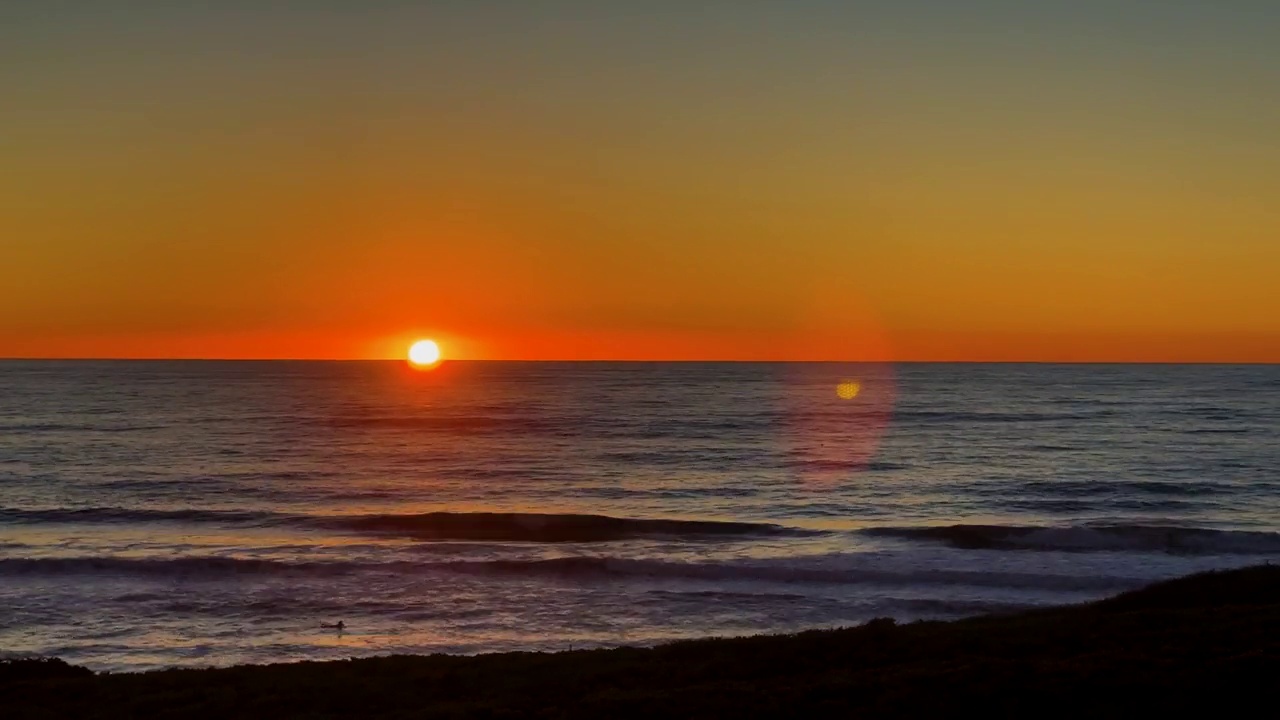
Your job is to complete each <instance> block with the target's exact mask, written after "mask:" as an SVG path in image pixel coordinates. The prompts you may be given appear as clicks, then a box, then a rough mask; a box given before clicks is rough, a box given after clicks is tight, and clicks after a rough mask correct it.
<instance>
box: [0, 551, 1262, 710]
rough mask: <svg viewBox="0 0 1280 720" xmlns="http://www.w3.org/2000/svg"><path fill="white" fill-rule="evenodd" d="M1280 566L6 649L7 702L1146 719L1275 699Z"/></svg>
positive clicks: (83, 706) (29, 705) (101, 706)
mask: <svg viewBox="0 0 1280 720" xmlns="http://www.w3.org/2000/svg"><path fill="white" fill-rule="evenodd" d="M1277 670H1280V568H1276V567H1273V566H1267V565H1264V566H1258V567H1254V568H1249V569H1242V570H1235V571H1226V572H1219V573H1211V574H1204V575H1198V576H1192V577H1188V578H1184V579H1179V580H1174V581H1170V582H1166V583H1162V584H1158V585H1155V586H1152V587H1149V588H1146V589H1143V590H1139V591H1135V592H1130V593H1126V594H1123V595H1120V596H1118V597H1114V598H1111V599H1109V600H1104V601H1100V602H1096V603H1092V604H1087V605H1080V606H1074V607H1067V608H1058V609H1047V610H1038V611H1031V612H1024V613H1018V614H1013V615H1006V616H990V617H980V618H972V619H967V620H961V621H952V622H927V621H921V622H917V623H912V624H907V625H902V624H896V623H894V622H893V621H891V620H888V619H883V620H877V621H872V622H871V623H868V624H866V625H864V626H861V627H857V628H850V629H841V630H827V631H813V632H807V633H801V634H797V635H782V636H760V637H752V638H741V639H731V640H716V639H710V640H700V641H688V642H680V643H675V644H667V645H662V646H659V647H656V648H651V649H640V648H621V649H612V650H580V651H565V652H557V653H507V654H490V655H480V656H476V657H454V656H444V655H437V656H427V657H413V656H396V657H386V658H374V659H363V660H351V661H331V662H324V663H316V662H305V663H293V664H278V665H266V666H256V667H255V666H242V667H235V668H228V669H217V670H170V671H160V672H150V673H142V674H128V673H126V674H102V675H96V676H95V675H93V674H92V673H90V672H89V671H88V670H85V669H83V668H74V667H70V666H66V665H61V664H59V665H48V666H42V667H28V668H25V669H22V668H18V667H17V666H12V665H11V666H8V667H6V666H4V665H0V695H2V696H3V698H4V703H5V708H4V709H5V717H11V718H28V717H30V718H37V717H77V718H117V717H119V718H124V717H146V718H153V717H154V718H170V717H172V718H179V717H181V718H204V717H208V718H215V717H245V718H251V717H264V718H265V717H272V718H294V717H311V718H324V717H366V718H400V717H446V718H495V717H503V718H600V717H635V718H650V717H671V718H775V717H850V716H857V717H955V716H959V715H961V714H969V715H972V714H978V715H981V716H985V717H1028V716H1034V717H1132V716H1156V715H1165V714H1167V715H1173V716H1185V715H1188V714H1203V715H1208V716H1219V717H1221V716H1227V717H1231V716H1240V715H1244V714H1253V713H1263V714H1265V713H1266V712H1267V710H1266V708H1268V707H1269V706H1270V704H1272V703H1274V691H1273V687H1272V686H1273V683H1274V680H1275V677H1276V673H1277Z"/></svg>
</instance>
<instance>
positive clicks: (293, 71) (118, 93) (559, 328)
mask: <svg viewBox="0 0 1280 720" xmlns="http://www.w3.org/2000/svg"><path fill="white" fill-rule="evenodd" d="M402 5H403V4H395V3H380V2H372V3H369V4H367V5H364V6H362V8H361V9H341V10H339V9H332V8H330V9H327V10H323V11H321V10H316V9H311V10H308V9H306V8H304V7H302V6H299V7H298V8H294V9H274V10H266V9H261V8H258V7H257V6H256V5H254V4H249V3H243V4H241V3H227V4H225V5H222V6H220V7H217V8H203V9H202V8H170V9H159V8H157V9H138V8H135V9H132V10H130V11H129V12H122V13H118V14H107V13H105V11H104V10H102V9H101V8H99V9H97V10H95V9H93V8H94V6H93V5H91V4H85V6H84V7H83V8H82V9H79V10H76V11H68V12H66V13H62V14H55V13H48V14H43V13H42V12H41V11H39V10H38V9H37V10H30V11H27V13H26V14H25V15H22V16H21V17H17V18H16V19H12V18H11V20H13V21H12V22H3V21H2V20H3V18H0V48H4V50H0V83H3V85H4V87H6V88H9V89H10V90H7V92H6V94H7V95H8V96H9V100H8V101H7V105H9V106H10V107H12V108H16V110H15V111H13V112H6V113H5V114H4V115H3V116H0V151H3V153H4V157H5V158H6V161H5V172H4V173H3V174H0V357H216V358H222V357H288V358H366V357H394V356H400V355H402V353H403V350H404V348H405V347H407V345H408V343H409V342H410V341H411V340H412V339H414V338H415V337H420V336H429V337H435V338H437V339H439V340H440V341H441V344H442V345H443V346H444V349H445V352H446V354H447V355H448V356H451V357H471V358H495V359H496V358H501V359H544V358H545V359H628V358H632V359H857V358H863V359H875V360H883V359H897V360H1033V361H1055V360H1061V361H1188V362H1212V361H1220V362H1280V290H1277V289H1276V287H1277V285H1276V281H1275V277H1276V276H1277V272H1278V270H1280V211H1278V210H1277V205H1276V203H1275V198H1277V197H1280V145H1278V144H1277V143H1276V141H1275V133H1274V129H1275V127H1277V126H1280V96H1277V94H1276V93H1275V90H1274V88H1275V87H1277V86H1280V44H1277V43H1274V42H1271V40H1272V38H1268V37H1267V36H1266V33H1261V32H1259V30H1258V28H1259V27H1263V26H1265V23H1264V22H1263V21H1275V20H1280V17H1272V16H1271V15H1267V16H1266V17H1262V18H1259V17H1254V16H1253V15H1250V13H1255V14H1256V13H1263V12H1266V13H1270V12H1271V11H1266V10H1262V9H1258V7H1257V5H1256V4H1252V5H1249V4H1246V3H1243V2H1240V3H1232V2H1227V3H1223V4H1220V5H1217V6H1215V7H1216V8H1217V9H1214V8H1208V7H1205V8H1200V9H1195V10H1193V9H1188V8H1182V7H1181V6H1178V7H1179V8H1180V9H1177V11H1176V12H1174V11H1171V10H1169V8H1164V10H1161V11H1159V12H1157V10H1158V9H1157V8H1156V5H1157V4H1150V3H1147V4H1142V3H1133V2H1116V3H1101V2H1097V3H1095V2H1092V1H1089V0H1086V1H1083V2H1076V3H1061V4H1059V3H1054V2H1047V3H1043V4H1036V5H1037V7H1035V8H1032V7H1027V8H1021V9H1010V8H1009V7H1008V4H1001V3H995V2H985V1H981V0H980V1H977V2H974V3H965V4H963V5H965V7H964V8H963V9H962V8H957V7H956V5H957V4H950V3H941V2H940V0H933V2H928V1H926V0H912V1H910V2H901V3H887V2H861V3H850V4H848V7H845V8H836V7H831V5H833V4H830V3H803V2H802V3H795V4H789V6H790V5H794V7H789V9H781V8H774V9H772V10H769V9H765V8H758V7H754V6H753V7H749V8H744V7H742V6H740V5H733V4H723V5H721V4H717V3H711V4H708V5H706V6H705V7H703V8H702V9H701V10H697V11H695V10H692V9H689V8H687V7H685V6H684V5H683V4H676V3H671V4H667V3H655V4H652V6H651V7H649V8H648V9H646V10H645V11H644V12H640V11H636V10H634V6H626V7H631V8H632V10H629V11H628V10H626V7H624V5H623V4H620V3H619V4H616V5H615V4H611V3H594V4H578V5H574V4H573V3H567V4H566V5H565V7H558V8H551V7H546V8H542V9H535V8H521V9H508V10H496V9H493V8H488V6H487V5H483V4H481V5H477V6H470V5H467V4H457V6H456V7H455V6H452V5H449V4H442V5H440V6H432V7H423V8H407V7H402ZM571 5H573V6H574V7H573V8H572V10H571V9H569V6H571ZM1028 5H1031V4H1028ZM1161 7H1163V6H1161ZM1246 11H1247V12H1246ZM1277 14H1280V13H1277Z"/></svg>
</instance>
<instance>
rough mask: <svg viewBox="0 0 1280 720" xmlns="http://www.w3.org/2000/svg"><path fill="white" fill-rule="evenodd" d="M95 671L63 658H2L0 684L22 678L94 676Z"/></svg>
mask: <svg viewBox="0 0 1280 720" xmlns="http://www.w3.org/2000/svg"><path fill="white" fill-rule="evenodd" d="M92 676H93V671H91V670H89V669H88V668H84V667H80V666H79V665H71V664H70V663H68V662H67V661H65V660H63V659H61V658H52V657H21V658H5V659H0V685H5V684H8V683H12V682H18V681H21V680H50V679H53V678H78V677H92Z"/></svg>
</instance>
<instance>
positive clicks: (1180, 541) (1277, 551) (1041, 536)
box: [859, 525, 1280, 555]
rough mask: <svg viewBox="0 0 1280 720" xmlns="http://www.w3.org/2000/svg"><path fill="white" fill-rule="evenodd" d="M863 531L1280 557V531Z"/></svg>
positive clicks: (997, 545) (1032, 546)
mask: <svg viewBox="0 0 1280 720" xmlns="http://www.w3.org/2000/svg"><path fill="white" fill-rule="evenodd" d="M859 532H860V533H862V534H865V535H872V536H878V537H892V538H901V539H905V540H922V541H931V542H942V543H946V544H948V545H951V546H952V547H956V548H961V549H966V550H1062V551H1070V552H1107V551H1146V552H1165V553H1170V554H1183V555H1280V533H1274V532H1262V531H1248V530H1209V529H1203V528H1188V527H1172V526H1144V525H1097V526H1074V527H1033V526H1017V525H949V526H945V527H879V528H868V529H865V530H861V531H859Z"/></svg>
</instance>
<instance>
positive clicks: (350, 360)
mask: <svg viewBox="0 0 1280 720" xmlns="http://www.w3.org/2000/svg"><path fill="white" fill-rule="evenodd" d="M0 362H256V363H269V362H290V363H301V362H316V363H406V364H407V360H405V359H404V358H237V357H200V358H195V357H18V356H14V357H5V356H0ZM450 363H582V364H586V363H597V364H603V363H635V364H639V363H649V364H653V363H666V364H677V363H684V364H696V363H704V364H711V363H715V364H729V363H739V364H756V365H764V364H823V363H826V364H832V363H860V364H867V365H1280V360H980V359H968V360H957V359H952V360H940V359H939V360H922V359H902V360H869V359H855V360H837V359H828V360H782V359H774V360H763V359H754V360H753V359H732V358H730V359H717V358H706V359H688V358H681V359H646V358H586V359H583V358H563V359H557V358H519V359H491V358H453V359H446V360H443V361H442V362H441V363H440V364H442V365H444V364H450Z"/></svg>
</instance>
